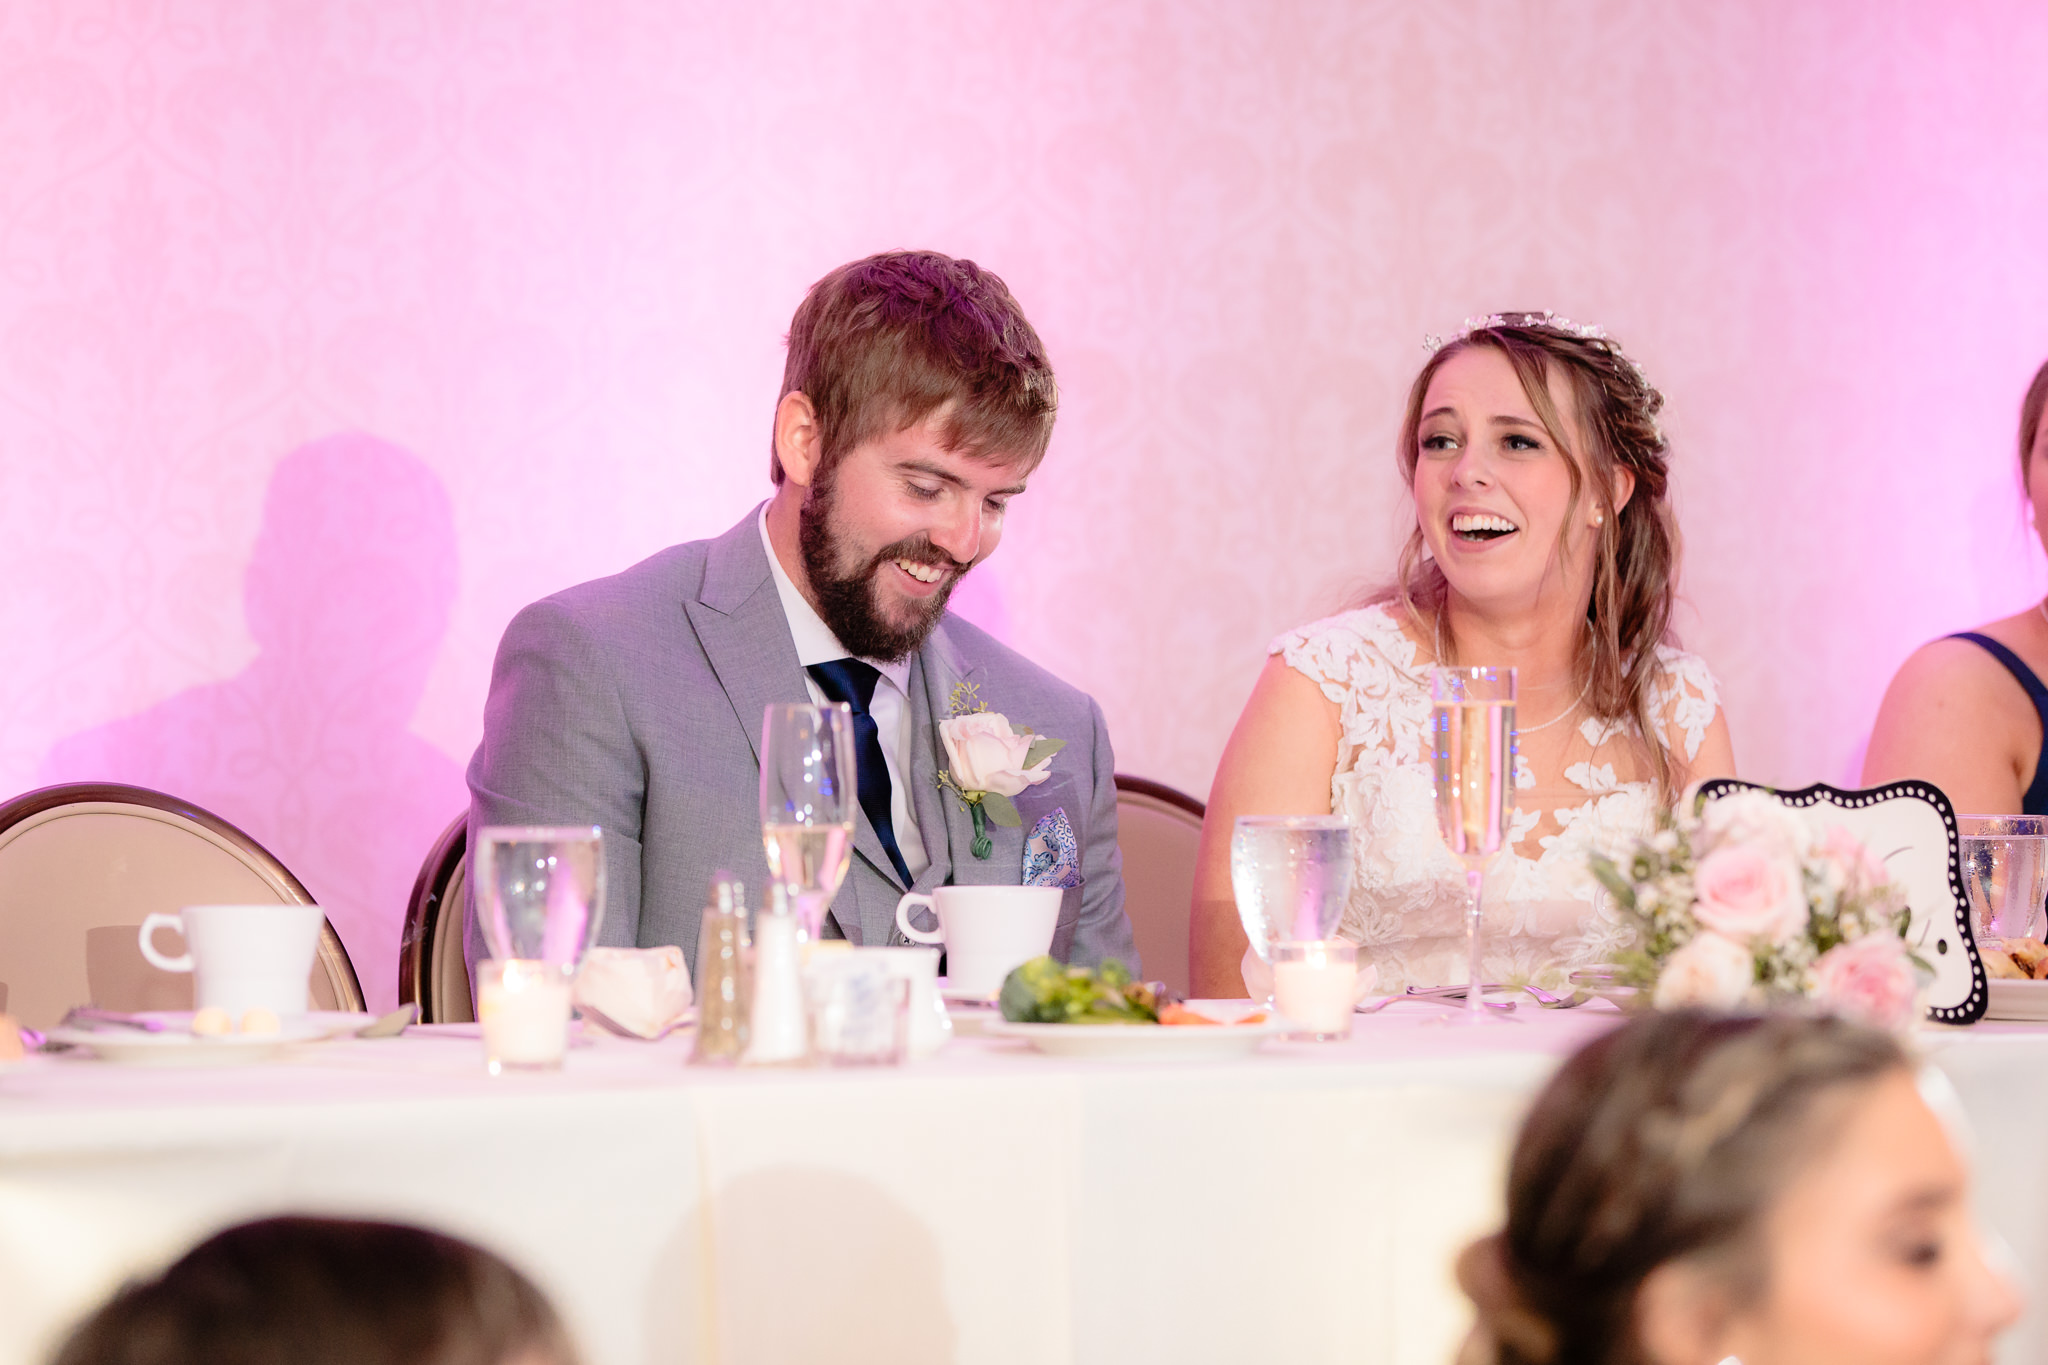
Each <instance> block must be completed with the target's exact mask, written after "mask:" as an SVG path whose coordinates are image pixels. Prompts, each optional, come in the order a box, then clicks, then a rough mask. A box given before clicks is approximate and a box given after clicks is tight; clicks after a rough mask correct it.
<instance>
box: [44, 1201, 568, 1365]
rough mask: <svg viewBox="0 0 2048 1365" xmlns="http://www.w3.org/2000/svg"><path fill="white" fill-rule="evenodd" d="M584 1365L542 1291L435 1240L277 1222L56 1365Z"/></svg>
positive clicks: (263, 1225) (415, 1233) (117, 1318)
mask: <svg viewBox="0 0 2048 1365" xmlns="http://www.w3.org/2000/svg"><path fill="white" fill-rule="evenodd" d="M513 1360H518V1361H521V1362H531V1365H574V1362H575V1360H576V1356H575V1352H574V1349H573V1348H572V1347H571V1346H570V1344H569V1339H568V1337H567V1335H566V1334H565V1333H564V1331H563V1330H562V1324H561V1322H560V1320H559V1319H558V1318H557V1317H556V1316H555V1311H554V1309H553V1308H552V1307H550V1306H549V1304H548V1301H547V1299H546V1298H545V1297H543V1296H542V1294H541V1292H540V1290H538V1289H536V1288H535V1287H534V1285H533V1283H532V1282H531V1281H530V1280H528V1279H527V1278H526V1277H525V1276H523V1275H521V1274H520V1273H519V1272H518V1271H517V1270H514V1269H513V1268H512V1267H511V1266H509V1265H507V1264H506V1263H505V1262H504V1261H502V1260H500V1259H499V1258H498V1257H496V1256H494V1255H492V1254H491V1253H490V1252H488V1251H485V1250H483V1249H482V1248H480V1247H476V1246H472V1245H470V1244H469V1243H468V1242H464V1241H460V1240H458V1239H456V1238H453V1237H447V1236H443V1235H442V1234H440V1233H437V1232H429V1231H427V1230H425V1229H423V1228H412V1227H401V1226H397V1225H395V1224H390V1223H368V1222H354V1221H348V1220H343V1219H332V1218H269V1219H265V1220H263V1221H261V1222H254V1223H244V1224H242V1225H241V1226H239V1227H233V1228H229V1229H228V1230H227V1231H225V1232H221V1233H217V1234H215V1235H214V1236H212V1237H210V1238H208V1239H207V1240H206V1241H204V1242H201V1243H200V1244H199V1245H198V1246H196V1247H194V1248H193V1249H192V1250H191V1251H189V1252H187V1253H186V1254H185V1255H184V1256H183V1257H182V1258H180V1259H179V1260H178V1262H177V1263H176V1264H174V1265H172V1266H171V1267H170V1268H169V1269H168V1270H166V1271H164V1272H163V1273H162V1274H161V1275H158V1276H156V1277H155V1278H154V1279H147V1280H137V1281H132V1282H130V1283H129V1284H127V1285H125V1286H124V1287H123V1288H122V1289H121V1290H120V1291H119V1292H117V1293H116V1294H115V1295H114V1297H113V1298H112V1299H111V1300H109V1301H108V1303H107V1304H106V1305H105V1306H104V1307H102V1308H101V1309H100V1310H99V1311H98V1312H97V1313H95V1314H93V1315H92V1317H90V1318H88V1319H87V1320H86V1321H85V1322H84V1323H83V1324H82V1325H81V1326H80V1327H79V1328H78V1329H77V1330H76V1331H75V1332H73V1333H72V1335H71V1338H70V1340H68V1341H67V1342H66V1343H65V1344H64V1346H63V1348H62V1349H61V1350H59V1351H58V1353H57V1355H56V1357H55V1359H54V1361H53V1363H52V1365H505V1363H506V1362H509V1361H513Z"/></svg>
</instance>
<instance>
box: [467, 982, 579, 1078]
mask: <svg viewBox="0 0 2048 1365" xmlns="http://www.w3.org/2000/svg"><path fill="white" fill-rule="evenodd" d="M570 982H571V978H570V974H569V973H567V972H565V971H563V970H562V969H561V968H560V967H557V966H554V965H552V964H551V963H546V962H536V961H531V960H529V959H525V958H509V959H502V960H500V959H493V960H492V961H489V962H484V963H481V964H479V965H478V967H477V998H476V1018H477V1022H478V1023H479V1024H481V1025H483V1035H484V1060H485V1064H486V1065H487V1066H488V1067H489V1068H490V1072H491V1074H492V1075H493V1076H496V1075H498V1074H499V1073H501V1072H503V1071H505V1070H506V1069H508V1068H509V1069H511V1070H515V1071H553V1070H558V1069H560V1067H561V1065H562V1054H563V1053H564V1052H565V1051H566V1050H567V1049H568V1046H569V995H570Z"/></svg>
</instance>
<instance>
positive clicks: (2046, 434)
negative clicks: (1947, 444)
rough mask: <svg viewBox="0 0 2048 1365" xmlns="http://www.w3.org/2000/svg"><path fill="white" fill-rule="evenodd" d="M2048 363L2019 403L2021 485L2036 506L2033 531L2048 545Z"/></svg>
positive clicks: (2035, 374) (2036, 374) (2035, 372)
mask: <svg viewBox="0 0 2048 1365" xmlns="http://www.w3.org/2000/svg"><path fill="white" fill-rule="evenodd" d="M2042 456H2048V363H2044V364H2043V365H2042V366H2041V368H2040V369H2038V370H2036V371H2034V382H2033V383H2031V384H2029V385H2027V396H2026V397H2025V398H2024V399H2023V400H2021V402H2020V484H2021V485H2022V486H2023V487H2024V488H2025V489H2026V490H2027V500H2028V501H2029V502H2031V503H2033V504H2034V529H2035V530H2036V531H2038V532H2039V533H2040V536H2041V543H2042V544H2043V545H2048V470H2044V468H2043V465H2044V463H2048V462H2044V461H2043V459H2042V458H2041V457H2042Z"/></svg>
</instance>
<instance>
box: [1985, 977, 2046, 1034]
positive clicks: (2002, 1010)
mask: <svg viewBox="0 0 2048 1365" xmlns="http://www.w3.org/2000/svg"><path fill="white" fill-rule="evenodd" d="M1986 984H1987V985H1988V986H1989V987H1990V989H1991V1003H1990V1004H1988V1005H1986V1006H1985V1007H1984V1017H1985V1018H1986V1019H2023V1020H2027V1021H2028V1022H2031V1023H2037V1024H2039V1023H2048V981H2009V980H2008V981H2001V980H1999V979H1998V978H1997V977H1993V978H1992V979H1991V980H1990V981H1989V982H1987V983H1986Z"/></svg>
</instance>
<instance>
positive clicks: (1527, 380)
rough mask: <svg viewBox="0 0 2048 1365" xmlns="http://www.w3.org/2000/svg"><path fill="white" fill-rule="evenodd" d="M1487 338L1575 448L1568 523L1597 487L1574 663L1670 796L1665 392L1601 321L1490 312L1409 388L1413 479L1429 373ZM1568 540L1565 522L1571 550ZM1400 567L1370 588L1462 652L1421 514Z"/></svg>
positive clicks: (1405, 423) (1440, 656) (1674, 530)
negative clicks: (1567, 403) (1563, 403)
mask: <svg viewBox="0 0 2048 1365" xmlns="http://www.w3.org/2000/svg"><path fill="white" fill-rule="evenodd" d="M1480 347H1485V348H1489V349H1492V350H1496V351H1499V352H1500V353H1501V354H1502V355H1504V356H1505V357H1507V361H1508V363H1509V364H1510V365H1512V366H1514V368H1515V375H1516V377H1517V378H1518V379H1520V380H1521V383H1522V392H1523V393H1525V394H1526V395H1528V398H1529V405H1530V407H1532V408H1534V409H1535V411H1536V416H1537V419H1538V420H1539V421H1541V422H1542V423H1543V429H1544V431H1545V432H1547V433H1548V434H1549V436H1550V439H1551V440H1552V441H1553V442H1554V443H1556V446H1557V448H1558V449H1559V450H1560V451H1562V452H1564V453H1565V455H1566V457H1567V458H1566V460H1565V468H1566V469H1567V471H1569V473H1570V477H1571V487H1572V501H1571V513H1570V514H1569V515H1568V516H1567V517H1566V525H1571V524H1574V522H1575V519H1576V517H1577V515H1578V511H1579V508H1580V507H1581V506H1582V504H1583V502H1584V501H1585V500H1586V499H1588V498H1590V499H1592V500H1593V502H1594V504H1595V505H1596V506H1597V507H1598V508H1599V509H1600V510H1601V512H1602V513H1603V514H1604V520H1603V521H1602V523H1601V525H1600V527H1599V530H1598V536H1599V546H1598V555H1597V558H1596V561H1595V567H1594V572H1593V595H1592V597H1591V599H1590V600H1589V601H1588V602H1587V604H1586V619H1585V622H1584V623H1583V625H1582V627H1581V629H1580V631H1579V638H1578V642H1577V648H1576V650H1575V657H1574V668H1573V671H1574V674H1575V675H1576V681H1577V682H1578V683H1579V685H1580V688H1581V689H1582V690H1583V692H1584V694H1585V703H1586V705H1587V707H1588V708H1589V709H1590V710H1591V711H1592V712H1593V714H1594V715H1595V716H1598V717H1599V718H1601V719H1602V720H1609V721H1626V722H1627V723H1629V724H1630V725H1631V726H1632V727H1633V728H1634V730H1635V732H1636V735H1637V737H1638V738H1639V739H1640V740H1641V741H1642V743H1641V748H1642V750H1643V758H1644V761H1645V762H1647V763H1648V764H1649V765H1650V770H1651V773H1652V775H1653V777H1654V779H1655V781H1656V784H1657V790H1658V793H1659V794H1660V796H1661V797H1662V798H1663V799H1664V800H1666V801H1669V800H1671V799H1672V797H1673V795H1674V794H1675V793H1676V792H1677V790H1678V789H1679V787H1680V786H1682V785H1683V781H1682V776H1683V766H1682V764H1680V763H1678V762H1676V761H1675V760H1674V759H1673V757H1672V756H1671V754H1670V753H1669V752H1668V751H1667V750H1666V749H1665V746H1664V745H1663V743H1662V742H1661V741H1660V737H1659V734H1658V727H1659V725H1660V723H1661V719H1660V718H1659V717H1657V716H1653V715H1651V714H1650V710H1649V696H1650V685H1651V681H1652V679H1653V678H1654V677H1655V675H1656V670H1657V646H1659V645H1661V644H1666V643H1674V642H1675V641H1674V640H1673V637H1672V633H1671V613H1672V606H1673V603H1674V601H1675V599H1676V597H1677V591H1678V557H1679V539H1678V523H1677V521H1676V519H1675V518H1674V517H1673V516H1672V514H1671V503H1670V486H1671V474H1670V467H1669V465H1668V463H1667V459H1666V457H1667V456H1668V454H1669V452H1670V446H1669V444H1668V443H1667V442H1666V441H1665V439H1664V433H1663V430H1662V429H1661V428H1660V427H1659V426H1658V425H1657V413H1658V412H1659V411H1660V410H1661V409H1662V408H1663V406H1664V395H1663V394H1661V393H1659V392H1657V390H1656V389H1654V388H1652V387H1651V386H1650V382H1649V380H1648V379H1646V378H1645V377H1644V376H1643V372H1642V371H1641V370H1640V369H1638V368H1637V367H1636V364H1635V362H1634V361H1632V360H1630V359H1629V358H1628V357H1627V356H1626V355H1624V354H1623V353H1622V350H1621V347H1619V346H1618V345H1616V344H1615V343H1614V342H1612V341H1610V340H1609V339H1607V338H1606V337H1605V336H1603V335H1599V334H1598V333H1597V332H1595V331H1594V330H1593V329H1590V328H1584V329H1582V328H1577V327H1572V326H1571V325H1569V324H1564V323H1562V322H1560V321H1556V320H1553V319H1552V318H1551V317H1550V315H1549V314H1545V313H1509V314H1505V315H1500V316H1496V317H1493V318H1489V319H1487V320H1486V323H1485V324H1484V325H1481V326H1477V327H1473V328H1471V329H1470V330H1468V331H1467V332H1465V333H1464V334H1463V335H1461V336H1459V337H1457V338H1455V339H1453V340H1451V341H1449V342H1446V343H1445V344H1444V345H1442V346H1440V347H1438V348H1437V351H1436V354H1434V355H1432V356H1431V357H1430V358H1429V363H1428V364H1426V365H1424V366H1423V367H1422V372H1421V373H1420V374H1418V375H1416V376H1415V383H1414V385H1413V386H1412V387H1411V388H1410V389H1409V390H1408V409H1407V415H1406V416H1405V417H1404V418H1403V419H1402V422H1401V441H1400V445H1399V447H1398V448H1397V451H1396V453H1397V455H1398V457H1399V459H1400V461H1401V474H1402V477H1403V478H1404V480H1405V481H1406V482H1407V484H1408V486H1409V487H1410V488H1413V487H1414V485H1415V466H1416V463H1417V461H1418V459H1419V458H1420V455H1421V450H1420V446H1419V445H1418V440H1419V437H1420V432H1421V427H1422V405H1423V402H1424V400H1425V399H1426V398H1427V397H1428V394H1429V382H1430V380H1431V379H1433V378H1435V376H1436V372H1437V371H1438V370H1439V369H1441V368H1443V365H1444V363H1445V362H1446V361H1448V360H1449V359H1450V358H1451V357H1452V356H1454V355H1457V354H1459V353H1461V352H1463V351H1468V350H1473V349H1476V348H1480ZM1553 376H1556V377H1558V378H1561V379H1562V380H1563V381H1564V382H1565V383H1566V384H1568V385H1570V391H1571V394H1572V398H1573V405H1574V407H1575V408H1576V410H1577V412H1578V414H1579V425H1580V427H1581V428H1582V429H1583V431H1584V434H1585V442H1584V447H1585V448H1584V449H1579V448H1577V445H1576V444H1575V443H1574V442H1573V440H1572V439H1571V436H1570V432H1569V428H1568V427H1567V424H1566V423H1565V421H1564V418H1563V416H1562V414H1560V413H1559V412H1558V410H1557V405H1556V404H1555V403H1554V402H1552V401H1551V396H1550V380H1551V378H1552V377H1553ZM1572 456H1577V458H1576V459H1575V458H1571V457H1572ZM1617 468H1626V469H1628V470H1629V471H1630V472H1631V473H1633V474H1634V475H1635V491H1634V493H1633V494H1632V495H1631V496H1630V497H1629V499H1628V503H1627V505H1626V506H1624V507H1623V508H1622V509H1621V510H1620V511H1619V512H1618V513H1617V512H1616V510H1615V508H1614V502H1613V499H1612V497H1611V496H1610V495H1609V491H1608V490H1610V489H1612V488H1613V487H1614V471H1615V470H1616V469H1617ZM1589 475H1590V477H1589ZM1563 540H1564V532H1563V531H1562V530H1560V531H1559V533H1558V548H1559V550H1560V551H1562V550H1563V548H1564V546H1563ZM1396 575H1397V576H1396V579H1395V582H1394V584H1393V586H1392V587H1389V588H1386V589H1383V590H1382V591H1380V592H1378V593H1375V594H1373V596H1372V597H1371V599H1369V600H1371V601H1375V602H1398V603H1400V604H1401V607H1402V609H1403V610H1404V611H1405V612H1406V613H1407V615H1408V617H1409V619H1410V620H1412V621H1413V622H1414V623H1415V625H1416V627H1417V628H1418V629H1419V630H1421V631H1422V632H1423V634H1424V635H1425V636H1427V637H1429V638H1431V639H1433V640H1435V641H1436V650H1437V660H1438V662H1440V663H1445V664H1452V663H1456V662H1457V660H1456V658H1455V657H1454V656H1455V653H1456V645H1455V642H1454V641H1452V640H1451V638H1450V632H1449V631H1448V629H1446V628H1445V624H1444V604H1445V601H1446V599H1447V597H1448V595H1449V585H1448V584H1447V583H1446V582H1445V580H1444V574H1443V570H1442V569H1440V568H1439V567H1438V566H1437V563H1436V561H1435V560H1434V559H1432V558H1430V557H1429V554H1428V548H1427V543H1426V542H1425V541H1424V540H1423V536H1422V527H1421V526H1420V525H1419V524H1418V525H1417V526H1416V527H1415V529H1414V530H1413V531H1411V532H1410V533H1409V535H1408V543H1407V544H1406V545H1404V546H1403V547H1402V549H1401V559H1400V566H1399V568H1398V569H1397V571H1396Z"/></svg>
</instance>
